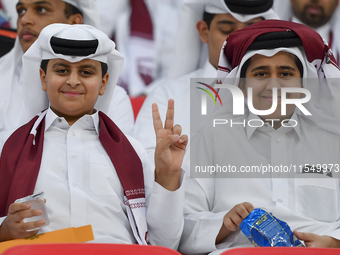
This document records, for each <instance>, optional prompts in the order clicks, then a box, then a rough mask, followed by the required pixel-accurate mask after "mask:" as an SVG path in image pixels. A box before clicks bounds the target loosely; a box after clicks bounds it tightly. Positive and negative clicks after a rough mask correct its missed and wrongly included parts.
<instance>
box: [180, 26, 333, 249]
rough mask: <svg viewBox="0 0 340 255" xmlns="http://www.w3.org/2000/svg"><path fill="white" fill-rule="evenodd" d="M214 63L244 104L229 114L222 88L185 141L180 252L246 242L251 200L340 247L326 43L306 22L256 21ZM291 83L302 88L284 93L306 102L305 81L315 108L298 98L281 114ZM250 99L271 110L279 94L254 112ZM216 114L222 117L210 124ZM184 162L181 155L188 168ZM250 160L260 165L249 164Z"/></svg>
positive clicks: (307, 234) (309, 241) (316, 240)
mask: <svg viewBox="0 0 340 255" xmlns="http://www.w3.org/2000/svg"><path fill="white" fill-rule="evenodd" d="M219 66H220V67H221V68H220V69H219V73H218V80H221V82H223V83H224V84H232V86H238V87H239V89H240V93H241V94H242V97H240V98H239V99H240V101H242V105H244V109H245V112H244V114H243V115H241V116H234V114H233V110H235V109H233V108H235V107H234V106H233V103H234V102H235V101H236V96H234V97H232V96H231V95H232V94H231V92H230V90H229V89H225V88H221V89H220V92H219V95H220V97H221V99H222V103H223V106H222V107H220V108H218V107H217V108H216V109H215V110H216V112H215V113H213V115H212V116H211V117H212V118H211V122H209V123H207V125H206V126H205V129H203V130H202V131H201V132H200V133H198V134H197V136H196V137H195V138H194V139H193V140H192V141H191V143H190V148H191V149H190V154H187V155H188V156H189V155H190V157H191V158H190V170H191V171H190V177H191V178H188V182H187V183H186V184H187V186H186V187H187V188H186V190H187V192H186V205H185V225H184V231H183V235H182V240H181V245H180V249H179V250H180V251H181V252H183V253H185V254H195V253H208V252H213V253H214V254H219V253H221V252H222V251H223V250H224V249H227V248H230V247H241V246H252V244H251V242H250V241H249V240H248V239H247V237H246V236H245V235H244V234H243V233H242V232H241V231H240V229H239V225H240V224H241V222H242V220H243V219H244V218H245V217H246V216H247V215H248V214H249V213H250V212H251V211H252V210H253V209H254V208H262V209H264V210H266V211H268V212H271V213H272V214H273V215H274V216H275V217H277V218H278V219H280V220H283V221H285V222H287V224H288V225H289V226H290V228H291V229H292V230H293V231H295V234H296V236H297V237H298V238H299V239H300V240H302V241H304V242H305V245H306V246H312V247H313V246H314V247H339V246H340V221H339V216H340V215H339V211H340V204H339V189H340V185H339V179H338V177H339V172H338V170H337V168H338V167H339V163H340V159H339V148H340V139H339V137H340V136H339V131H338V128H337V127H338V125H339V120H340V118H339V115H338V112H337V110H336V109H337V108H338V104H339V100H338V98H337V97H338V96H339V86H338V82H337V80H331V79H327V80H326V79H323V78H324V76H325V77H327V78H330V77H332V78H335V77H340V72H339V69H338V67H337V66H336V64H335V62H334V57H333V56H332V54H331V51H330V49H329V47H328V45H325V44H324V42H323V40H322V38H321V37H320V36H319V35H318V34H317V33H316V32H314V31H313V30H312V29H310V28H308V27H306V26H302V25H300V24H295V23H293V22H286V21H279V20H276V21H274V20H272V21H260V22H258V23H256V24H253V25H251V26H249V27H248V28H245V29H244V30H243V31H237V32H235V33H233V34H231V35H230V36H229V37H228V39H227V41H226V43H225V45H224V47H223V48H222V50H221V56H220V62H219ZM225 78H228V79H226V80H224V79H225ZM242 78H246V79H245V80H243V79H242ZM307 78H308V79H307ZM310 78H314V79H310ZM231 81H232V82H234V83H231ZM316 81H317V83H316ZM334 81H335V82H334ZM221 86H222V85H221ZM250 87H251V88H252V96H251V95H250V94H249V93H250V92H249V90H248V88H250ZM292 88H294V89H298V90H299V92H298V93H296V92H294V93H292V92H291V91H290V92H288V93H286V97H287V98H288V99H290V100H292V99H296V100H304V98H305V97H307V96H308V95H307V94H308V93H307V94H306V93H303V92H301V91H304V90H302V89H306V90H308V91H309V92H310V93H311V94H312V97H311V99H310V100H309V101H308V102H305V103H303V104H302V106H303V107H305V108H306V109H307V110H308V111H309V112H310V113H311V114H312V115H311V116H310V115H306V114H305V113H304V112H303V111H302V110H301V109H303V108H302V107H301V106H300V107H299V108H297V107H295V105H294V104H288V105H287V107H286V113H285V114H282V113H281V110H282V109H281V100H283V93H284V92H283V91H284V89H292ZM235 89H236V88H235ZM275 90H276V91H277V95H275V92H274V91H275ZM241 91H242V92H243V93H242V92H241ZM249 97H250V98H251V99H252V102H251V103H252V104H253V106H254V109H256V110H261V111H264V110H269V109H271V108H272V104H273V102H274V100H275V99H277V103H278V104H277V108H276V109H275V108H274V111H272V112H270V113H267V114H261V113H259V114H255V113H253V112H254V110H253V109H251V107H250V106H251V105H250V103H249V102H248V101H247V103H245V101H244V98H246V99H247V100H248V98H249ZM326 106H328V107H326ZM250 109H251V110H250ZM214 119H219V120H227V121H228V123H226V122H225V121H224V124H223V125H222V124H219V125H215V126H213V120H214ZM271 120H274V121H271ZM284 120H286V121H284ZM282 121H284V122H283V124H282ZM219 123H221V122H219ZM231 123H233V124H231ZM296 123H297V125H295V124H296ZM187 165H189V164H188V162H187V160H185V163H184V166H183V168H184V169H186V170H187V169H188V167H186V166H187ZM318 165H319V166H321V167H322V168H321V169H320V170H316V167H317V166H318ZM218 166H219V168H218ZM281 166H282V167H283V168H284V170H280V169H283V168H280V167H281ZM290 166H291V171H290V172H289V167H290ZM313 166H314V171H313ZM228 167H229V168H228ZM256 167H257V168H260V170H261V168H262V170H263V172H261V171H260V172H256V171H251V170H252V169H255V170H256ZM264 167H267V171H266V172H265V171H264ZM270 167H272V169H273V168H274V169H276V170H275V171H270ZM207 169H208V171H206V170H207ZM209 169H210V170H209ZM221 169H224V170H221ZM287 169H288V171H287ZM294 169H295V171H294ZM328 170H330V171H328ZM206 177H208V178H206ZM209 177H210V178H209ZM300 231H301V232H300ZM303 232H304V233H303Z"/></svg>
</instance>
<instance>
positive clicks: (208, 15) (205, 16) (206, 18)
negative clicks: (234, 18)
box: [203, 11, 216, 29]
mask: <svg viewBox="0 0 340 255" xmlns="http://www.w3.org/2000/svg"><path fill="white" fill-rule="evenodd" d="M215 16H216V14H214V13H209V12H206V11H204V13H203V21H204V22H205V23H207V26H208V29H210V24H211V21H212V20H213V18H214V17H215Z"/></svg>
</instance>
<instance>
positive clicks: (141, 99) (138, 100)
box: [130, 96, 146, 120]
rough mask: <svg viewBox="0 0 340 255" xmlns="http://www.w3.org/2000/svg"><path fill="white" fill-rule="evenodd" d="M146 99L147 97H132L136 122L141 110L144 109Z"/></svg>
mask: <svg viewBox="0 0 340 255" xmlns="http://www.w3.org/2000/svg"><path fill="white" fill-rule="evenodd" d="M145 98H146V96H138V97H130V100H131V104H132V109H133V113H134V116H135V120H136V118H137V115H138V112H139V110H140V108H141V107H142V105H143V103H144V100H145Z"/></svg>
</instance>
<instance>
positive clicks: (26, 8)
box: [16, 0, 72, 52]
mask: <svg viewBox="0 0 340 255" xmlns="http://www.w3.org/2000/svg"><path fill="white" fill-rule="evenodd" d="M16 8H17V13H18V20H17V29H18V36H19V40H20V44H21V47H22V49H23V51H24V52H26V51H27V50H28V48H29V47H30V46H31V45H32V44H33V42H34V41H35V40H36V39H37V38H38V36H39V34H40V31H41V30H42V29H43V28H44V27H46V26H47V25H50V24H52V23H65V24H71V17H72V16H71V17H70V18H69V19H67V18H66V16H65V13H64V11H65V2H63V1H62V0H42V1H39V0H19V1H18V3H17V5H16Z"/></svg>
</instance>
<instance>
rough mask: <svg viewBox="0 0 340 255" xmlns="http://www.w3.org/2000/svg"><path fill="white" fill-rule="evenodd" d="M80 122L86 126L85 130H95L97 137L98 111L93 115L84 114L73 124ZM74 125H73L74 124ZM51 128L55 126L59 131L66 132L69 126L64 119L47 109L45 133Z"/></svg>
mask: <svg viewBox="0 0 340 255" xmlns="http://www.w3.org/2000/svg"><path fill="white" fill-rule="evenodd" d="M77 122H82V124H83V125H85V126H86V128H87V129H92V130H96V132H97V134H98V135H99V116H98V111H96V112H95V113H94V114H91V115H88V114H85V115H84V116H82V117H81V118H80V119H78V120H77V121H76V122H75V123H77ZM75 123H74V124H75ZM51 126H55V127H58V128H61V129H65V130H68V129H69V128H70V127H71V126H70V125H69V124H68V123H67V121H66V120H65V118H64V117H59V116H58V115H57V114H55V112H54V111H53V110H52V109H51V107H50V108H48V110H47V113H46V117H45V131H46V130H47V129H49V128H50V127H51Z"/></svg>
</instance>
